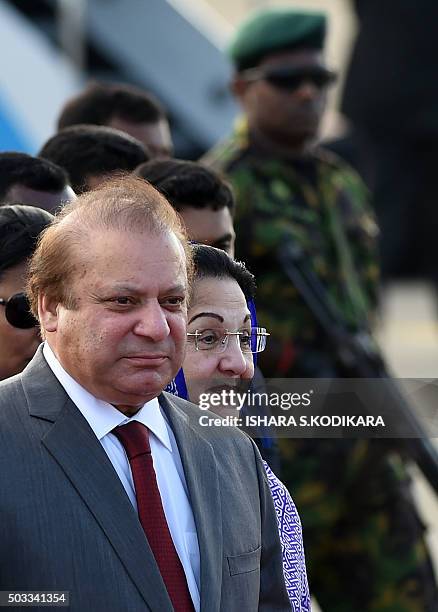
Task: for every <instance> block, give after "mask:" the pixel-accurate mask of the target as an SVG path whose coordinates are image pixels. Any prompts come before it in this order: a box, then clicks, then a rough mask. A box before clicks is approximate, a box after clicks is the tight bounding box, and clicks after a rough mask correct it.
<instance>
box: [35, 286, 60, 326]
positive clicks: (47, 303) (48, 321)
mask: <svg viewBox="0 0 438 612" xmlns="http://www.w3.org/2000/svg"><path fill="white" fill-rule="evenodd" d="M38 318H39V321H40V325H41V327H42V329H43V330H45V331H46V332H54V331H56V330H57V328H58V302H57V301H56V300H54V299H51V298H49V297H48V296H47V295H44V294H41V293H40V294H39V296H38Z"/></svg>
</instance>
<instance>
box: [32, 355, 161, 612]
mask: <svg viewBox="0 0 438 612" xmlns="http://www.w3.org/2000/svg"><path fill="white" fill-rule="evenodd" d="M23 387H24V390H25V393H26V396H27V399H28V402H29V411H30V414H31V416H34V417H38V418H43V419H45V420H49V421H54V424H53V426H52V427H51V428H50V430H49V431H48V432H47V434H46V435H45V436H44V437H43V438H42V444H43V445H44V446H45V447H46V449H47V450H48V452H49V453H50V454H51V455H52V457H53V458H54V459H55V461H56V462H57V463H58V464H59V465H60V467H61V468H62V470H63V471H64V473H65V475H66V477H67V478H68V479H69V480H70V482H71V483H72V484H73V486H74V487H75V489H76V491H77V492H78V494H79V495H80V497H81V498H82V500H83V501H84V503H85V504H86V505H87V507H88V508H89V510H90V512H91V514H92V515H93V516H94V518H95V520H96V522H97V523H98V524H99V526H100V527H101V529H102V530H103V531H104V533H105V535H106V536H107V538H108V540H109V541H110V543H111V545H112V546H113V548H114V550H115V551H116V553H117V555H118V556H119V558H120V560H121V562H122V563H123V565H124V567H125V569H126V571H127V573H128V574H129V576H130V577H131V579H132V581H133V582H134V584H135V585H136V587H137V588H138V590H139V592H140V593H141V595H142V597H143V598H144V600H145V602H146V603H147V605H148V606H149V607H151V608H152V609H155V610H157V609H159V610H171V609H172V605H171V602H170V599H169V597H168V595H167V592H166V588H165V586H164V583H163V580H162V578H161V574H160V572H159V570H158V567H157V565H156V562H155V559H154V557H153V555H152V552H151V550H150V548H149V544H148V543H147V540H146V537H145V535H144V532H143V529H142V527H141V524H140V522H139V520H138V517H137V514H136V512H135V510H134V508H133V507H132V504H131V502H130V501H129V499H128V496H127V495H126V493H125V490H124V488H123V485H122V484H121V482H120V479H119V478H118V476H117V474H116V472H115V470H114V469H113V466H112V465H111V462H110V460H109V459H108V457H107V455H106V453H105V451H104V449H103V448H102V446H101V444H100V442H99V441H98V440H97V438H96V436H95V435H94V433H93V431H92V429H91V428H90V426H89V425H88V423H87V421H86V420H85V419H84V417H83V416H82V414H81V413H80V411H79V410H78V409H77V408H76V406H75V405H74V404H73V403H72V402H71V401H70V399H69V398H68V396H67V395H66V393H65V391H64V390H63V388H62V387H61V385H60V384H59V382H58V380H57V379H56V378H55V376H54V375H53V373H52V371H51V370H50V368H49V367H48V366H47V364H46V362H45V360H44V358H43V356H42V354H41V352H40V353H39V354H37V356H36V357H35V358H34V360H33V362H32V363H31V364H30V366H28V368H27V370H26V371H25V372H24V374H23ZM127 605H128V603H127Z"/></svg>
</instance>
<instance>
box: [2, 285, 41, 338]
mask: <svg viewBox="0 0 438 612" xmlns="http://www.w3.org/2000/svg"><path fill="white" fill-rule="evenodd" d="M0 306H4V307H5V316H6V320H7V322H8V323H10V325H12V326H13V327H18V328H19V329H30V328H31V327H35V325H37V324H38V321H37V320H36V319H35V317H34V316H33V314H32V313H31V312H30V306H29V301H28V299H27V297H26V295H25V294H24V293H15V294H14V295H12V296H11V297H10V298H9V299H8V300H5V299H4V298H0Z"/></svg>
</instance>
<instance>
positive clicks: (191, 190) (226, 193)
mask: <svg viewBox="0 0 438 612" xmlns="http://www.w3.org/2000/svg"><path fill="white" fill-rule="evenodd" d="M134 174H136V175H137V176H141V177H142V178H144V179H145V180H147V181H149V183H151V184H152V185H153V186H154V187H155V189H158V191H159V192H160V193H162V194H163V195H164V197H165V198H166V199H167V200H168V201H169V202H170V203H171V204H172V206H173V207H174V208H175V210H177V211H180V210H181V209H183V208H184V207H185V206H193V208H211V209H212V210H220V209H221V208H225V207H227V208H229V209H230V210H231V212H233V210H234V196H233V192H232V190H231V187H230V185H229V184H228V183H227V182H226V180H225V179H223V178H222V177H221V176H220V175H219V174H218V173H217V172H215V171H214V170H211V168H207V167H206V166H203V165H202V164H200V163H199V162H192V161H185V160H182V159H152V160H150V161H147V162H146V163H144V164H141V165H140V166H139V167H138V168H136V169H135V171H134Z"/></svg>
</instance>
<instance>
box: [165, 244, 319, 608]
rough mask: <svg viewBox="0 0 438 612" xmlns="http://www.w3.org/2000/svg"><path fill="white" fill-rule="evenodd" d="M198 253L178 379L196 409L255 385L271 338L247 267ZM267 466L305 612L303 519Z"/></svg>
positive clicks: (292, 591)
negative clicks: (213, 397) (260, 321)
mask: <svg viewBox="0 0 438 612" xmlns="http://www.w3.org/2000/svg"><path fill="white" fill-rule="evenodd" d="M193 249H194V263H195V278H194V282H193V286H192V291H191V297H190V301H189V307H188V316H187V322H188V323H187V351H186V357H185V360H184V363H183V370H182V372H180V373H179V374H178V376H177V378H176V386H177V391H176V392H177V393H178V394H179V395H182V396H186V397H187V398H188V399H189V400H190V401H192V402H193V403H195V404H196V403H199V401H200V399H201V396H202V394H212V393H219V394H220V393H222V392H223V391H224V390H225V391H227V390H228V391H229V390H236V389H237V387H238V385H239V383H240V382H241V381H250V380H251V378H252V377H253V375H254V355H255V354H257V353H259V352H261V351H263V350H264V348H265V346H266V340H267V337H268V336H269V334H268V333H267V332H266V330H265V329H263V328H260V327H257V326H254V316H255V315H254V309H253V305H252V300H253V298H254V293H255V281H254V277H253V275H252V274H251V273H250V272H249V271H248V270H247V269H246V268H245V266H244V265H243V264H241V263H239V262H236V261H234V260H233V259H231V258H230V257H229V256H228V255H227V254H226V253H225V252H223V251H221V250H219V249H215V248H213V247H209V246H205V245H199V244H197V245H194V247H193ZM211 410H214V411H216V409H215V408H211ZM233 412H234V414H235V415H237V414H238V413H237V411H236V410H235V409H233V408H231V407H228V408H225V409H224V407H223V406H221V407H220V408H219V409H218V414H220V416H230V414H232V413H233ZM264 463H265V469H266V474H267V477H268V482H269V485H270V489H271V493H272V496H273V500H274V506H275V509H276V513H277V520H278V527H279V533H280V540H281V545H282V550H283V570H284V575H285V583H286V588H287V591H288V594H289V598H290V601H291V608H292V610H293V611H294V612H298V611H300V612H306V611H307V610H310V600H309V587H308V584H307V576H306V567H305V559H304V550H303V542H302V531H301V523H300V519H299V517H298V513H297V511H296V508H295V506H294V503H293V501H292V499H291V497H290V494H289V492H288V491H287V489H286V488H285V486H284V485H283V484H282V483H281V482H280V480H278V478H277V477H276V476H275V474H274V473H273V472H272V471H271V469H270V468H269V466H268V465H267V464H266V462H264ZM236 486H238V485H237V483H236ZM248 520H250V517H248Z"/></svg>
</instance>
